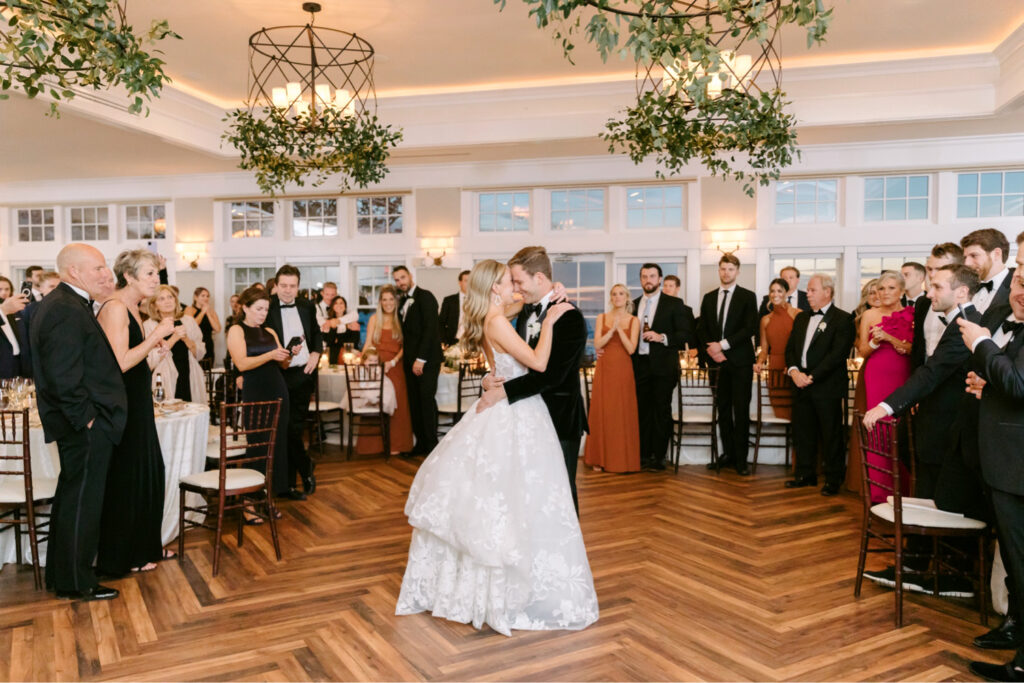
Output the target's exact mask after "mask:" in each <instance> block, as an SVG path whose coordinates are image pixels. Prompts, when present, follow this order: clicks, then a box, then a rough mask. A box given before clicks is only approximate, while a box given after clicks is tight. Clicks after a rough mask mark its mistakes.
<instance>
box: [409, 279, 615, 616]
mask: <svg viewBox="0 0 1024 683" xmlns="http://www.w3.org/2000/svg"><path fill="white" fill-rule="evenodd" d="M513 303H514V301H513V298H512V280H511V276H510V274H509V270H508V268H507V267H506V266H505V265H504V264H502V263H498V262H497V261H492V260H487V261H481V262H480V263H478V264H477V265H476V266H475V267H474V268H473V271H472V272H471V273H470V276H469V294H468V296H467V298H466V303H465V333H464V335H463V337H462V340H461V342H462V344H463V346H464V347H468V350H471V351H478V350H481V349H482V350H483V351H484V353H486V354H487V359H488V361H489V363H490V367H491V368H492V370H493V371H494V374H495V375H497V376H500V377H504V378H507V379H511V378H513V377H518V376H520V375H523V374H526V372H527V371H528V370H529V369H533V370H537V371H543V370H544V369H545V368H546V367H547V363H548V357H549V355H550V353H551V344H552V331H551V328H552V325H553V324H554V322H555V321H556V320H557V319H558V318H559V317H560V316H561V315H562V314H563V313H564V312H565V311H567V310H569V309H570V308H571V306H570V305H569V304H559V305H556V306H553V307H551V308H550V309H549V310H548V312H547V315H546V316H545V318H544V322H543V325H542V328H541V334H540V339H539V341H538V342H537V348H536V350H534V349H531V348H530V346H529V345H528V344H527V343H526V342H525V341H523V340H522V339H521V338H520V337H519V335H518V334H516V331H515V329H514V328H513V327H512V325H511V324H510V323H509V321H508V320H507V319H506V318H505V309H506V307H508V306H510V305H513ZM405 514H406V515H407V516H408V517H409V523H410V524H411V525H412V526H413V527H414V528H413V533H412V543H411V545H410V547H409V561H408V564H407V565H406V569H405V577H404V578H403V579H402V590H401V594H400V595H399V596H398V605H397V607H396V609H395V613H396V614H399V615H401V614H415V613H417V612H424V611H429V612H431V613H432V614H433V615H434V616H436V617H442V618H445V619H450V620H452V621H457V622H460V623H464V624H467V623H472V624H473V626H475V627H476V628H481V627H482V626H483V624H484V623H486V624H488V625H489V626H490V627H491V628H493V629H494V630H495V631H497V632H499V633H502V634H504V635H506V636H508V635H511V630H512V629H526V630H554V629H573V630H577V629H582V628H585V627H586V626H588V625H590V624H592V623H594V622H595V621H596V620H597V611H598V610H597V594H596V593H595V592H594V581H593V577H592V576H591V574H590V565H589V563H588V562H587V553H586V549H585V548H584V546H583V535H582V534H581V532H580V526H579V521H578V520H577V517H576V512H575V510H574V509H573V503H572V495H571V493H570V490H569V478H568V475H567V474H566V471H565V463H564V460H563V457H562V450H561V447H560V446H559V443H558V436H557V434H556V433H555V428H554V426H553V425H552V424H551V417H550V416H549V414H548V409H547V407H546V406H545V404H544V400H543V399H542V398H541V397H540V396H533V397H530V398H527V399H523V400H521V401H518V402H516V403H515V404H513V405H509V404H508V401H507V400H502V401H500V402H499V403H498V404H497V405H495V406H494V407H492V408H490V409H488V410H486V411H484V412H480V413H477V412H476V408H475V404H474V406H473V407H471V408H470V409H469V410H468V412H466V414H465V415H464V416H463V418H462V420H460V421H459V423H458V424H457V425H455V427H453V428H452V429H451V431H449V432H448V434H447V435H446V436H445V438H444V439H443V440H442V441H441V443H439V444H438V446H437V448H435V449H434V451H433V452H432V453H431V454H430V455H429V456H428V457H427V459H426V460H425V461H424V462H423V465H422V466H421V467H420V469H419V472H418V473H417V474H416V479H415V480H414V481H413V483H412V487H411V488H410V490H409V500H408V502H407V503H406V505H405Z"/></svg>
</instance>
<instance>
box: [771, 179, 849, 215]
mask: <svg viewBox="0 0 1024 683" xmlns="http://www.w3.org/2000/svg"><path fill="white" fill-rule="evenodd" d="M822 182H834V183H835V184H836V192H835V217H834V218H833V220H829V221H825V220H819V218H818V206H819V205H821V204H825V203H827V202H822V201H819V200H818V192H819V188H818V186H817V183H822ZM782 183H792V184H793V202H792V206H793V219H792V220H788V221H780V220H779V209H778V207H779V188H780V184H782ZM799 183H815V190H814V196H815V199H814V221H797V220H796V215H797V211H796V207H797V205H798V204H806V203H809V202H798V201H797V195H796V192H797V186H798V185H799ZM842 194H843V178H841V177H838V176H828V177H817V178H782V179H780V180H776V181H774V182H773V183H772V184H771V202H770V204H771V212H772V213H771V217H772V224H773V225H777V226H784V227H789V226H794V227H802V226H809V225H839V224H840V220H841V216H842V215H843V213H842V212H843V205H842ZM783 204H789V202H783Z"/></svg>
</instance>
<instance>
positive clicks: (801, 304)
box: [757, 266, 811, 320]
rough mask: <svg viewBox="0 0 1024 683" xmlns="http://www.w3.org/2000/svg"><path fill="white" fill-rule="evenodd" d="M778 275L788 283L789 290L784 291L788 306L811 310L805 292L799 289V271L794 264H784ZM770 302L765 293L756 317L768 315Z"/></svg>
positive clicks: (770, 308) (770, 306)
mask: <svg viewBox="0 0 1024 683" xmlns="http://www.w3.org/2000/svg"><path fill="white" fill-rule="evenodd" d="M779 277H781V278H782V279H783V280H785V281H786V284H787V285H789V291H788V292H786V301H787V302H788V303H789V305H790V306H793V307H794V308H799V309H800V310H801V311H807V312H808V313H810V312H811V305H810V304H809V303H807V292H805V291H804V290H802V289H800V271H799V270H798V269H797V267H796V266H786V267H785V268H783V269H782V270H780V271H779ZM772 308H773V307H772V304H771V302H770V301H769V300H768V295H767V294H765V295H764V296H763V297H761V306H760V307H759V308H758V309H757V319H758V320H760V319H761V318H763V317H765V316H766V315H768V314H769V313H770V312H771V310H772Z"/></svg>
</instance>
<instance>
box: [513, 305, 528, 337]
mask: <svg viewBox="0 0 1024 683" xmlns="http://www.w3.org/2000/svg"><path fill="white" fill-rule="evenodd" d="M528 317H529V316H527V315H526V311H524V310H523V311H519V315H517V316H516V332H518V333H519V336H520V337H522V338H523V341H526V319H527V318H528Z"/></svg>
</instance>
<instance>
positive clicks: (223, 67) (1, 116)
mask: <svg viewBox="0 0 1024 683" xmlns="http://www.w3.org/2000/svg"><path fill="white" fill-rule="evenodd" d="M321 3H322V4H323V6H324V11H323V12H322V13H321V14H320V15H319V17H318V19H317V23H318V24H321V25H323V26H329V27H333V28H339V29H343V30H347V31H353V32H356V33H358V34H359V35H360V36H362V37H364V38H365V39H367V40H368V41H369V42H371V43H372V44H373V46H374V48H375V50H376V69H375V81H376V85H377V91H378V95H379V96H381V98H382V100H384V101H386V102H387V105H388V106H387V107H386V109H387V113H388V114H391V113H393V112H394V113H395V116H396V117H397V121H398V122H399V123H400V124H401V125H404V126H405V128H406V131H407V135H406V144H405V146H404V147H400V148H399V149H398V150H397V151H396V153H395V154H394V163H421V162H424V161H471V160H481V159H486V160H493V159H502V158H508V159H511V158H533V157H545V156H580V155H592V154H603V153H605V151H606V147H605V145H604V143H601V142H600V141H599V140H597V138H596V133H597V132H598V131H599V130H600V128H601V124H602V123H603V121H604V120H606V119H607V118H608V115H609V113H610V112H613V111H614V110H615V109H616V108H617V107H618V106H620V105H619V104H615V102H621V100H622V96H623V95H625V96H626V97H627V99H628V95H629V92H630V90H631V88H632V85H626V86H625V87H620V88H619V90H615V89H614V88H613V87H611V86H609V85H591V86H588V85H585V84H612V85H615V84H619V85H620V86H621V85H622V84H624V83H626V82H629V81H631V80H632V76H633V68H632V66H630V65H629V64H627V63H626V62H623V61H620V60H618V59H612V60H610V63H609V64H603V63H601V61H600V59H599V58H598V57H597V55H596V53H595V52H594V50H593V49H592V48H591V47H590V46H589V45H588V44H586V43H585V41H584V40H583V39H582V37H581V38H580V39H579V40H578V41H577V45H578V47H577V49H576V51H575V61H576V65H575V66H573V65H570V64H569V63H568V62H567V61H566V60H565V59H564V58H563V56H562V54H561V49H560V47H559V45H558V44H557V43H556V42H555V41H554V40H552V38H551V36H550V32H548V33H545V32H542V31H539V30H537V28H536V26H535V24H534V21H533V19H532V18H530V17H529V16H528V15H527V11H528V7H527V5H526V4H525V3H523V2H521V1H520V0H507V6H506V8H505V10H504V11H503V12H499V10H498V7H497V6H496V5H495V4H494V3H493V2H492V0H402V1H398V0H321ZM831 4H832V6H833V7H834V10H835V11H834V14H835V17H834V20H833V23H832V26H831V28H830V30H829V34H828V40H827V42H826V43H825V44H824V45H821V46H817V47H815V48H813V49H811V50H808V49H807V48H806V39H805V35H804V33H803V30H802V29H795V30H787V31H786V32H785V33H784V37H783V41H782V54H783V60H784V65H786V67H787V68H788V69H789V70H790V73H791V74H794V75H795V76H794V77H793V78H791V79H790V86H791V87H792V89H793V91H794V92H796V93H797V95H798V96H797V98H796V104H797V105H798V109H799V105H801V99H803V100H804V101H805V104H803V106H804V109H803V111H805V112H808V113H809V116H807V117H805V118H804V119H802V120H803V121H805V122H809V124H808V127H806V128H805V129H804V131H806V133H804V132H802V133H801V136H802V137H801V141H802V142H824V141H833V140H842V139H847V138H846V137H845V136H852V137H858V136H859V137H870V138H874V137H879V136H882V137H885V136H902V137H908V138H910V137H921V136H923V135H927V134H928V132H929V131H932V132H935V131H942V132H941V134H942V135H958V134H959V135H970V134H977V133H972V131H981V132H985V131H993V130H999V131H1004V130H1006V131H1009V132H1017V131H1021V130H1024V120H1022V119H1024V117H1021V116H1019V114H1018V115H1016V116H1012V115H1011V114H1013V112H1012V111H1011V110H1009V109H1008V108H1007V107H1006V102H1008V101H1010V100H1011V99H1012V96H1016V95H1019V94H1020V93H1024V68H1022V69H1021V70H1020V72H1019V73H1020V74H1021V75H1020V77H1019V78H1020V80H1019V82H1018V81H1013V80H1012V79H1011V78H1010V77H1009V76H1006V77H1001V76H1000V75H999V73H998V72H999V71H1000V64H1001V62H1000V59H1002V58H1000V59H996V58H995V57H993V53H994V51H998V50H997V46H1000V44H1002V43H1004V41H1006V40H1007V37H1008V36H1010V35H1011V34H1012V33H1013V32H1014V31H1015V30H1016V29H1018V28H1019V27H1021V26H1022V24H1024V3H1022V2H1021V1H1020V0H984V2H980V1H979V0H974V1H973V2H965V1H964V0H832V3H831ZM300 5H301V1H300V0H213V1H210V0H176V1H175V2H166V1H165V0H131V1H130V2H129V3H128V6H129V17H130V19H131V21H132V23H133V24H134V25H135V26H136V28H137V29H142V28H144V27H146V26H148V24H149V22H150V21H151V20H152V19H153V18H155V17H159V18H166V19H168V20H169V22H170V25H171V27H172V28H173V29H174V30H175V31H177V32H178V33H180V34H181V35H182V37H183V39H182V40H180V41H178V40H165V41H163V42H162V43H161V44H160V48H161V49H162V50H164V52H165V54H164V59H165V60H166V62H167V66H166V70H167V72H168V73H169V74H170V75H171V77H172V78H173V79H174V85H173V89H169V90H168V91H166V93H165V97H164V99H163V101H157V102H154V103H153V104H152V107H153V110H154V114H153V115H152V116H151V117H149V118H148V119H145V118H143V119H140V118H137V117H126V116H124V115H123V112H117V111H116V110H114V109H113V108H111V107H110V106H107V105H103V104H95V103H93V104H92V105H90V106H79V105H78V104H74V105H65V106H63V107H62V111H63V116H62V118H61V119H59V120H54V119H50V118H47V117H45V116H44V112H45V111H46V110H47V105H46V104H45V103H42V102H29V101H26V100H24V99H22V98H19V97H17V96H15V97H12V98H11V99H10V100H7V101H0V158H3V159H4V160H5V161H7V162H8V163H4V164H0V182H12V181H18V180H46V179H64V178H87V177H117V176H149V175H170V174H182V173H207V172H225V171H231V170H233V169H235V163H236V162H235V160H233V159H231V158H229V157H226V156H225V155H226V154H228V153H229V150H222V149H219V148H218V141H217V137H218V136H219V133H220V130H221V125H222V124H220V122H219V118H220V117H221V116H222V115H223V109H225V108H229V107H233V106H237V105H238V103H239V100H240V99H241V98H243V97H244V95H245V92H246V89H247V77H248V54H247V52H248V44H247V41H248V37H249V35H250V34H251V33H253V32H254V31H256V30H258V29H259V28H261V27H263V26H274V25H279V24H301V23H304V22H305V20H306V19H307V17H308V15H307V14H305V13H304V12H302V11H301V9H300ZM1017 37H1020V34H1018V36H1015V38H1017ZM1014 45H1016V46H1018V47H1019V46H1021V45H1024V38H1022V39H1021V40H1019V41H1015V42H1014ZM1020 52H1021V53H1022V54H1024V50H1021V51H1020ZM915 58H920V60H918V61H917V62H914V61H911V62H906V63H908V64H909V63H912V64H919V63H924V62H927V63H928V65H929V66H927V68H926V69H924V70H925V71H930V72H932V73H933V75H932V76H931V77H930V78H931V79H933V81H932V82H934V83H940V82H941V83H942V84H943V85H945V86H947V89H948V90H949V91H950V92H949V93H948V94H946V93H944V92H942V91H941V90H939V89H937V88H935V87H933V88H932V92H931V96H932V97H933V98H935V99H934V101H935V102H937V103H938V104H939V105H941V104H942V103H943V101H944V100H946V101H948V102H955V101H956V98H958V97H959V98H960V99H962V100H964V101H965V102H964V103H963V104H962V106H959V107H957V106H950V107H949V108H948V110H942V111H938V109H939V108H940V107H937V106H936V107H933V105H932V102H933V100H927V99H924V98H923V97H918V95H917V93H916V91H915V90H914V87H915V85H916V84H917V83H918V82H919V81H921V80H922V79H921V78H920V77H919V75H918V72H917V71H908V72H905V73H903V72H901V74H900V75H899V76H895V75H891V74H890V73H889V72H887V71H886V70H887V69H889V68H890V67H889V64H891V63H894V62H893V60H913V59H915ZM950 60H956V61H955V64H953V62H950ZM872 63H875V64H878V65H882V66H879V67H877V68H878V69H879V70H880V71H881V72H882V73H881V74H880V75H878V76H874V77H865V76H864V74H865V73H868V72H869V71H870V69H868V70H867V71H866V70H865V69H864V68H862V67H863V66H864V65H869V66H870V65H871V64H872ZM947 64H953V66H954V67H955V69H954V68H950V70H949V71H948V72H947V71H945V70H944V69H946V65H947ZM851 65H861V66H859V67H852V66H851ZM817 66H822V67H824V68H826V71H825V72H821V70H820V69H817V68H814V67H817ZM805 67H806V68H805ZM914 68H915V69H917V68H918V67H914ZM828 69H831V70H830V71H829V70H828ZM844 69H845V70H844ZM850 69H854V70H855V72H856V73H855V77H847V76H846V75H845V74H848V73H853V72H851V71H850ZM956 69H959V71H957V70H956ZM1007 71H1009V70H1008V69H1007ZM819 72H821V73H823V74H827V79H826V80H825V81H824V86H819V83H820V82H819V81H818V80H807V79H806V78H805V76H804V75H803V74H810V75H811V76H812V77H813V78H826V77H825V76H819V75H816V74H819ZM796 74H800V75H796ZM839 74H844V76H843V77H842V78H840V77H839V76H838V75H839ZM993 74H994V75H993ZM1011 75H1012V74H1011ZM882 77H885V78H888V79H889V80H890V81H891V83H890V86H889V89H890V95H891V94H893V93H898V94H902V96H903V97H904V99H906V100H907V101H910V102H913V103H916V107H917V109H916V110H915V109H914V108H913V106H908V107H907V109H906V111H907V112H909V114H908V115H907V116H903V117H902V118H901V117H898V116H893V117H890V118H889V119H882V120H877V121H872V119H871V117H870V116H869V115H866V114H859V115H858V116H859V119H857V120H860V121H862V122H865V123H876V124H877V123H884V125H883V126H874V127H872V126H867V128H865V126H863V125H862V126H859V127H857V126H852V127H851V126H850V125H849V124H850V121H847V120H843V116H838V117H836V116H835V114H834V112H835V111H839V112H840V113H842V112H843V111H844V109H845V108H846V107H845V105H841V104H838V103H839V102H841V99H840V97H839V96H840V95H842V96H845V97H848V98H856V99H858V100H859V101H860V103H861V104H862V105H863V103H864V102H871V101H872V100H871V98H873V97H874V96H875V95H874V92H873V91H872V88H873V87H875V85H876V84H877V82H878V81H879V80H881V79H882ZM1014 77H1016V76H1014ZM1000 78H1003V79H1004V80H1005V81H1006V82H1005V83H1004V82H1002V81H1000V80H999V79H1000ZM900 79H902V80H900ZM1007 79H1009V80H1007ZM982 81H985V83H984V85H985V87H986V88H989V90H985V91H981V90H979V91H978V92H979V93H981V94H982V95H984V96H985V97H989V96H990V97H991V102H989V101H988V100H987V99H985V97H980V96H978V95H976V94H975V93H974V91H971V90H969V89H968V88H969V87H970V86H971V85H972V84H975V83H981V82H982ZM784 85H785V80H784ZM602 88H603V89H602ZM801 88H803V90H801ZM1000 89H1002V90H1000ZM1007 89H1009V90H1008V93H1009V94H1007V93H1006V92H1003V91H1007ZM513 92H515V93H517V94H515V95H514V96H513V95H509V93H513ZM454 93H461V94H460V95H455V94H454ZM815 93H819V96H818V99H817V100H815V99H814V97H813V96H812V95H814V94H815ZM821 93H824V94H821ZM964 93H969V94H964ZM506 96H507V97H508V98H513V99H502V98H504V97H506ZM559 97H560V98H561V99H557V98H559ZM514 98H518V99H514ZM588 98H589V99H588ZM602 98H603V101H604V102H605V108H604V109H601V108H600V107H597V108H595V107H594V106H593V105H594V102H595V101H597V102H600V101H602ZM616 98H618V99H617V100H616ZM115 99H116V97H115ZM613 100H614V102H613ZM824 100H829V101H830V102H832V105H831V106H832V108H833V109H832V114H831V115H832V118H831V119H830V118H829V116H825V115H821V114H818V113H817V112H819V111H821V110H822V109H821V108H822V107H823V106H824V105H822V102H823V101H824ZM966 100H972V102H971V104H972V105H974V106H973V108H972V107H968V106H967V103H966ZM880 102H882V101H881V100H880ZM609 103H612V104H609ZM84 104H85V103H84V101H83V105H84ZM811 105H812V106H811ZM901 106H902V105H901ZM574 107H575V108H577V109H578V111H574ZM588 107H589V109H588ZM876 108H877V109H878V110H879V112H885V111H886V109H887V106H886V104H884V102H883V103H881V104H878V105H877V107H876ZM932 109H935V110H936V112H937V113H936V118H943V119H944V122H942V123H934V124H931V123H929V124H927V125H925V124H923V123H917V124H915V123H914V121H915V120H921V119H927V118H928V116H924V115H922V112H924V111H930V110H932ZM497 112H500V113H501V115H499V114H498V113H497ZM576 114H579V116H578V118H577V119H575V120H574V119H573V118H571V117H572V116H574V115H576ZM556 115H561V116H562V117H563V119H562V121H561V123H552V124H548V123H547V122H546V120H545V118H544V117H545V116H550V117H552V120H554V117H555V116H556ZM460 116H461V117H462V118H459V117H460ZM815 116H817V118H815ZM851 120H853V119H851ZM517 125H518V126H519V130H518V132H517V135H518V137H517V136H516V135H512V136H506V137H502V136H501V135H498V134H496V133H495V131H498V130H501V129H510V128H513V127H515V126H517ZM545 127H546V128H547V129H548V132H547V134H546V135H541V134H540V133H539V132H538V134H537V135H536V136H535V137H530V135H529V133H530V132H531V131H532V130H534V129H536V130H537V131H541V130H542V129H544V128H545ZM414 128H415V130H414ZM868 129H870V131H871V132H864V131H865V130H868ZM858 131H860V132H858ZM937 134H938V133H937ZM805 136H806V137H805ZM200 138H201V141H199V140H200ZM544 138H546V139H544ZM512 140H518V141H517V142H514V143H513V142H510V141H512Z"/></svg>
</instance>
